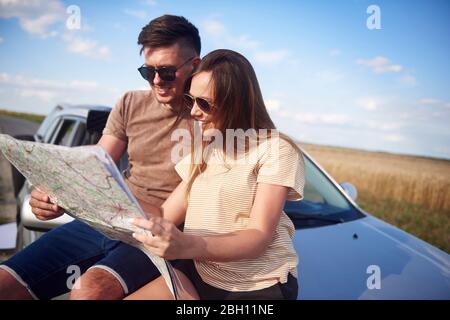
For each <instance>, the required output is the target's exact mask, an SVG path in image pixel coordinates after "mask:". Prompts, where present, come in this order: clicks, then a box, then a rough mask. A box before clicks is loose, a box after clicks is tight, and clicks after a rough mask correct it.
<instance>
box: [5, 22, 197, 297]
mask: <svg viewBox="0 0 450 320" xmlns="http://www.w3.org/2000/svg"><path fill="white" fill-rule="evenodd" d="M138 44H139V45H142V49H141V54H142V53H143V54H144V58H145V64H144V66H142V67H141V68H139V72H140V73H141V75H142V76H143V77H144V78H145V79H146V80H147V81H149V83H150V86H151V89H152V90H151V91H133V92H128V93H126V94H125V95H124V96H123V97H122V98H121V99H120V100H119V102H118V103H117V105H116V107H115V108H114V109H113V111H112V112H111V115H110V116H109V119H108V122H107V124H106V127H105V129H104V131H103V136H102V137H101V139H100V141H99V142H98V144H99V145H101V146H102V147H103V148H104V149H105V150H106V151H107V152H108V153H109V154H110V156H111V157H112V159H113V160H115V161H118V160H119V159H120V158H121V156H122V155H123V153H124V152H125V151H126V150H127V151H128V155H129V167H128V169H127V170H126V172H125V177H126V182H127V185H128V186H129V188H130V190H131V191H132V193H133V194H134V196H135V197H136V198H137V200H138V201H139V203H140V204H141V206H142V208H143V209H144V211H145V212H150V213H151V212H159V210H158V208H159V206H160V205H161V204H162V203H163V202H164V200H165V199H166V198H167V197H168V195H169V194H170V193H171V192H172V190H173V189H174V188H175V187H176V186H177V185H178V183H179V182H180V179H179V177H178V175H177V174H176V172H175V170H174V165H175V164H174V163H172V161H171V158H170V155H171V149H172V148H173V147H174V145H175V142H172V141H171V139H170V134H171V132H172V130H174V129H175V128H184V129H188V128H189V127H190V126H191V120H190V119H189V112H184V107H183V103H182V101H183V100H182V99H183V92H184V86H185V82H186V80H187V78H188V77H189V75H190V74H191V73H192V71H193V69H194V68H195V66H196V65H197V64H198V63H199V61H200V58H199V55H200V49H201V44H200V37H199V33H198V30H197V28H196V27H195V26H194V25H192V24H191V23H190V22H189V21H188V20H186V19H185V18H183V17H178V16H171V15H164V16H161V17H159V18H156V19H154V20H152V21H151V22H150V23H149V24H148V25H146V26H145V27H144V28H143V29H142V31H141V33H140V34H139V38H138ZM30 205H31V207H32V211H33V213H34V214H35V215H36V217H37V218H38V219H40V220H50V219H54V218H56V217H58V216H60V215H62V214H63V213H64V212H63V210H62V208H60V207H58V206H57V205H55V204H52V203H51V202H50V200H49V197H48V196H47V195H46V194H43V193H41V192H39V191H38V190H36V189H35V190H33V192H32V193H31V200H30ZM71 265H75V266H78V267H79V268H80V269H81V271H82V272H83V275H82V276H81V277H80V278H78V280H77V281H76V283H75V285H74V286H73V288H72V290H71V293H70V298H71V299H121V298H123V297H124V296H126V295H128V294H130V293H132V292H134V291H135V290H137V289H138V288H140V287H141V286H143V285H144V284H146V283H147V282H149V281H151V280H152V279H154V278H156V277H157V276H158V275H159V273H158V271H157V269H156V267H155V266H154V265H153V264H152V262H151V261H150V259H149V258H148V257H147V256H146V255H145V254H144V253H143V252H141V251H140V250H138V249H136V248H134V247H132V246H129V245H127V244H125V243H123V242H120V241H113V240H110V239H108V238H106V237H105V236H103V235H102V234H100V233H99V232H97V231H95V230H94V229H92V228H91V227H89V226H88V225H86V224H83V223H81V222H79V221H73V222H70V223H68V224H65V225H63V226H61V227H58V228H56V229H54V230H52V231H50V232H48V233H46V234H45V235H44V236H42V237H41V238H40V239H39V240H37V241H35V242H34V243H32V244H31V245H29V246H28V247H26V248H25V249H24V250H22V251H21V252H19V253H17V254H16V255H15V256H13V257H11V258H10V259H9V260H7V261H5V262H4V263H3V264H2V265H0V299H30V298H40V299H50V298H52V297H54V296H57V295H60V294H62V293H64V292H67V291H68V290H69V288H68V286H67V280H68V276H70V275H71V274H68V273H67V268H68V267H69V266H71Z"/></svg>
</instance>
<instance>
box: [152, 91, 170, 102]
mask: <svg viewBox="0 0 450 320" xmlns="http://www.w3.org/2000/svg"><path fill="white" fill-rule="evenodd" d="M154 94H155V98H156V100H157V101H158V102H159V103H165V104H167V103H171V102H172V101H173V100H174V98H173V96H172V95H160V94H158V93H157V92H154Z"/></svg>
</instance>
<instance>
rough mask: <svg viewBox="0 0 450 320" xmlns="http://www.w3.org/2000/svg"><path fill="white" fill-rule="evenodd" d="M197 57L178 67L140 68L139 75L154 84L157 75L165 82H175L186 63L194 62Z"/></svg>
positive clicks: (144, 66)
mask: <svg viewBox="0 0 450 320" xmlns="http://www.w3.org/2000/svg"><path fill="white" fill-rule="evenodd" d="M194 58H195V57H192V58H189V59H187V60H186V61H185V62H183V63H182V64H181V65H179V66H178V67H161V68H155V67H149V66H146V65H143V66H142V67H140V68H138V71H139V73H140V74H141V76H142V78H144V79H145V80H147V81H149V82H153V79H154V78H155V74H156V73H158V75H159V77H160V78H161V80H163V81H174V80H175V78H176V77H177V75H176V72H177V70H178V69H180V68H181V67H183V66H184V65H185V64H186V63H188V62H190V61H192V60H193V59H194Z"/></svg>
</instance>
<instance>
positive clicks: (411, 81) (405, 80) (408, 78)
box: [399, 75, 417, 87]
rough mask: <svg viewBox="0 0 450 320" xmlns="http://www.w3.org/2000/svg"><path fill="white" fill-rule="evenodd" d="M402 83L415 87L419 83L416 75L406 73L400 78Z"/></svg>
mask: <svg viewBox="0 0 450 320" xmlns="http://www.w3.org/2000/svg"><path fill="white" fill-rule="evenodd" d="M399 81H400V83H401V84H403V85H406V86H409V87H414V86H415V85H416V84H417V80H416V78H415V77H413V76H411V75H405V76H403V77H401V78H400V79H399Z"/></svg>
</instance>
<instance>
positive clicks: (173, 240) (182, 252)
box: [131, 217, 190, 260]
mask: <svg viewBox="0 0 450 320" xmlns="http://www.w3.org/2000/svg"><path fill="white" fill-rule="evenodd" d="M131 223H133V224H134V225H135V226H137V227H141V228H143V229H146V230H149V231H150V232H151V233H152V235H153V236H150V235H146V234H144V233H133V237H134V238H135V239H136V240H138V241H140V242H142V243H143V244H144V246H145V247H146V248H147V249H148V250H150V251H151V252H152V253H153V254H155V255H157V256H159V257H162V258H165V259H169V260H170V259H187V258H190V257H189V247H190V245H189V243H190V237H189V236H188V235H186V234H184V233H183V232H181V231H180V230H178V228H177V227H176V226H175V225H174V224H173V223H172V222H170V221H168V220H165V219H163V218H160V217H151V218H149V219H148V220H146V219H143V218H136V219H133V221H132V222H131Z"/></svg>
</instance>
